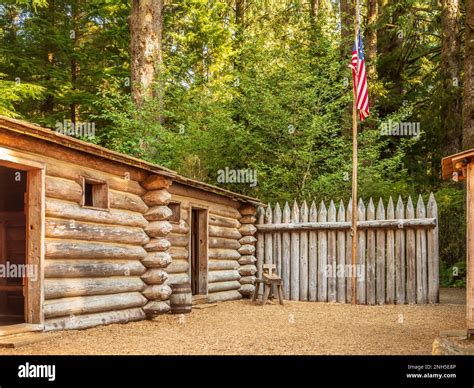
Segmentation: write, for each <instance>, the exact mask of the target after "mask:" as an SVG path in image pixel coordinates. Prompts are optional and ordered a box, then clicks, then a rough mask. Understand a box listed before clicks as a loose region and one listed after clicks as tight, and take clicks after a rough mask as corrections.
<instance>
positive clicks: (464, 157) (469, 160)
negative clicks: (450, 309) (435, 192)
mask: <svg viewBox="0 0 474 388" xmlns="http://www.w3.org/2000/svg"><path fill="white" fill-rule="evenodd" d="M442 173H443V178H444V179H453V180H454V181H456V182H459V181H465V182H466V188H467V196H466V197H467V202H466V217H467V222H466V225H467V231H466V237H467V242H466V248H467V249H466V251H467V252H466V253H467V257H466V275H467V279H466V326H467V335H468V337H470V338H472V337H473V335H474V149H472V150H468V151H463V152H460V153H458V154H455V155H451V156H447V157H445V158H443V160H442Z"/></svg>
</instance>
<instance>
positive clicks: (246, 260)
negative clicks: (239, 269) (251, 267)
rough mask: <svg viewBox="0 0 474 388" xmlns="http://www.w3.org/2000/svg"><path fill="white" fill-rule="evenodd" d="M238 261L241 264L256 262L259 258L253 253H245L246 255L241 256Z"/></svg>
mask: <svg viewBox="0 0 474 388" xmlns="http://www.w3.org/2000/svg"><path fill="white" fill-rule="evenodd" d="M238 261H239V264H240V265H245V264H255V263H256V262H257V258H256V257H255V256H252V255H244V256H241V257H240V259H239V260H238Z"/></svg>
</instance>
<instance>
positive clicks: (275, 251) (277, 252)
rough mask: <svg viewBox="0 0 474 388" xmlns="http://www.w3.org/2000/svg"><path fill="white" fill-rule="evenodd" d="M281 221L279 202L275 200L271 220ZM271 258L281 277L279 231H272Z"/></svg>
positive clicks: (277, 222)
mask: <svg viewBox="0 0 474 388" xmlns="http://www.w3.org/2000/svg"><path fill="white" fill-rule="evenodd" d="M281 221H282V214H281V208H280V204H279V203H278V202H277V203H276V205H275V210H274V211H273V222H274V223H275V224H279V223H281ZM273 260H274V262H275V264H276V269H277V274H278V276H280V277H281V264H282V263H281V261H282V245H281V232H278V231H277V232H275V233H273Z"/></svg>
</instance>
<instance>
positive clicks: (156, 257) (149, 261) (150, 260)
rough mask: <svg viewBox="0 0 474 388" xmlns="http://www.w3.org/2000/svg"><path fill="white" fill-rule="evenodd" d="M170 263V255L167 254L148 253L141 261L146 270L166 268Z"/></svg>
mask: <svg viewBox="0 0 474 388" xmlns="http://www.w3.org/2000/svg"><path fill="white" fill-rule="evenodd" d="M170 263H171V255H170V254H169V253H167V252H148V254H147V255H146V257H145V258H144V259H143V260H142V264H143V265H144V266H145V267H147V268H166V267H167V266H168V265H170Z"/></svg>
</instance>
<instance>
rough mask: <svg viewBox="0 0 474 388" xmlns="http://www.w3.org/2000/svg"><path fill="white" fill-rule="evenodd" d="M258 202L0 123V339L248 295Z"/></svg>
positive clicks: (27, 127)
mask: <svg viewBox="0 0 474 388" xmlns="http://www.w3.org/2000/svg"><path fill="white" fill-rule="evenodd" d="M258 205H260V202H259V201H258V200H257V199H255V198H251V197H248V196H244V195H241V194H237V193H234V192H231V191H228V190H225V189H222V188H219V187H216V186H212V185H209V184H205V183H203V182H199V181H196V180H193V179H189V178H186V177H183V176H180V175H178V174H177V173H176V172H174V171H172V170H169V169H166V168H164V167H161V166H158V165H155V164H152V163H149V162H146V161H143V160H140V159H137V158H134V157H130V156H127V155H123V154H120V153H117V152H114V151H111V150H108V149H106V148H103V147H99V146H97V145H94V144H91V143H88V142H84V141H81V140H78V139H76V138H73V137H69V136H66V135H62V134H59V133H56V132H55V131H53V130H51V129H47V128H42V127H39V126H36V125H33V124H30V123H27V122H24V121H20V120H15V119H11V118H6V117H2V116H0V331H1V329H2V326H4V327H5V326H6V325H19V324H22V326H23V327H25V326H26V327H29V326H28V325H30V326H31V328H35V330H37V329H38V327H40V328H41V330H45V331H49V330H62V329H84V328H89V327H93V326H97V325H102V324H110V323H126V322H130V321H137V320H142V319H147V318H154V317H156V316H157V315H159V314H163V313H166V312H168V311H169V309H170V306H169V297H170V294H171V287H170V285H171V284H173V283H182V282H189V283H190V284H191V288H192V292H193V295H195V296H196V298H201V299H205V300H206V301H208V302H217V301H228V300H236V299H240V298H243V297H248V296H249V295H250V294H251V293H252V292H253V290H254V284H255V275H256V271H257V268H256V266H255V263H256V259H255V242H256V239H255V237H254V234H255V232H256V227H255V225H254V224H255V221H256V219H255V214H256V207H257V206H258Z"/></svg>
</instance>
